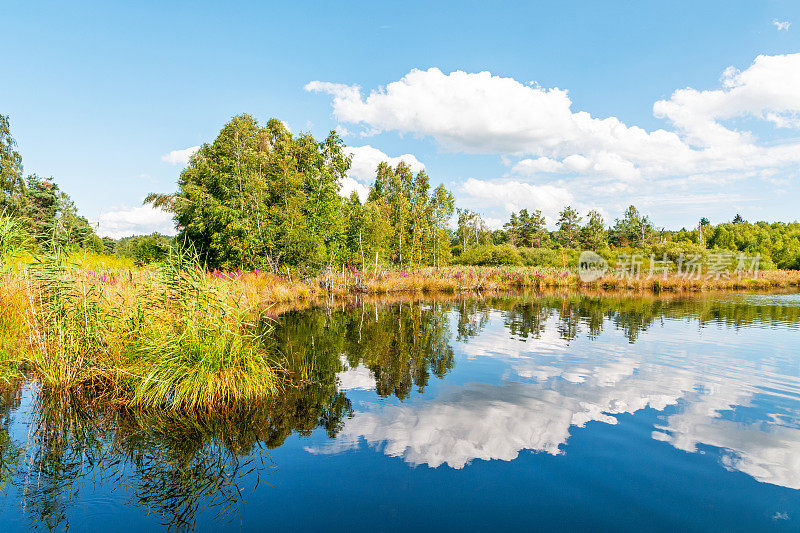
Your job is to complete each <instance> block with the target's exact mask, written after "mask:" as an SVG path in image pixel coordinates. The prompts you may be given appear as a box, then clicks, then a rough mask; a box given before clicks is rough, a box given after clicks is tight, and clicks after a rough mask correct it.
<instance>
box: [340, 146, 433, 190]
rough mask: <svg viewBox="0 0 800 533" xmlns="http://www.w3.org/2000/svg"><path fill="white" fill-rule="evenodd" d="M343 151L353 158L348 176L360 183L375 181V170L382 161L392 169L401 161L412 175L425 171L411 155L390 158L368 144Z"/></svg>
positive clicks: (346, 148)
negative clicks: (409, 169)
mask: <svg viewBox="0 0 800 533" xmlns="http://www.w3.org/2000/svg"><path fill="white" fill-rule="evenodd" d="M344 151H345V153H346V154H348V155H351V156H353V160H352V162H351V164H350V171H349V172H348V175H349V176H350V177H351V178H353V179H355V180H358V181H360V182H362V183H367V184H371V183H372V181H373V180H374V179H375V170H376V169H377V168H378V164H379V163H382V162H384V161H385V162H387V163H389V164H390V165H391V166H393V167H395V166H397V164H398V163H400V161H403V162H405V164H407V165H408V166H409V167H410V168H411V171H412V172H414V173H416V172H419V171H420V170H425V165H423V164H422V162H420V160H419V159H417V158H416V157H415V156H414V155H413V154H403V155H398V156H395V157H392V156H389V155H387V154H385V153H384V152H382V151H381V150H378V149H377V148H373V147H372V146H370V145H368V144H367V145H364V146H347V147H345V149H344Z"/></svg>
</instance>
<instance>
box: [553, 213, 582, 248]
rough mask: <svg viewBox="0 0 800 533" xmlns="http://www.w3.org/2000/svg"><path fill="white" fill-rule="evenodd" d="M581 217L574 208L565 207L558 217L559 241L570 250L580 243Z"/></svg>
mask: <svg viewBox="0 0 800 533" xmlns="http://www.w3.org/2000/svg"><path fill="white" fill-rule="evenodd" d="M580 222H581V217H580V216H578V212H577V211H575V210H574V209H572V207H570V206H567V207H565V208H564V209H563V210H562V211H561V213H559V215H558V222H557V224H558V240H559V241H560V242H561V243H562V244H563V245H564V246H566V247H568V248H574V247H576V246H577V245H578V243H579V237H580V229H581V226H580Z"/></svg>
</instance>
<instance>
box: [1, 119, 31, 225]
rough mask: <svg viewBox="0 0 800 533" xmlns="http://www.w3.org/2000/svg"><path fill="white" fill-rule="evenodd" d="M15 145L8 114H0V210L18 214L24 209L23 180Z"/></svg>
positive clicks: (19, 158)
mask: <svg viewBox="0 0 800 533" xmlns="http://www.w3.org/2000/svg"><path fill="white" fill-rule="evenodd" d="M16 145H17V143H16V141H15V140H14V137H12V136H11V125H10V123H9V121H8V116H6V115H0V212H3V211H5V212H7V213H8V214H10V215H16V216H19V215H21V214H22V213H23V211H24V205H23V204H24V196H25V182H24V181H23V179H22V156H20V154H19V152H17V151H16V150H15V147H16Z"/></svg>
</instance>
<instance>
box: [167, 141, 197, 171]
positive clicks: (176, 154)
mask: <svg viewBox="0 0 800 533" xmlns="http://www.w3.org/2000/svg"><path fill="white" fill-rule="evenodd" d="M199 149H200V147H199V146H190V147H189V148H184V149H183V150H173V151H171V152H170V153H168V154H164V155H162V156H161V160H162V161H164V162H165V163H169V164H170V165H181V166H186V165H188V164H189V160H190V159H191V158H192V156H193V155H194V154H196V153H197V151H198V150H199Z"/></svg>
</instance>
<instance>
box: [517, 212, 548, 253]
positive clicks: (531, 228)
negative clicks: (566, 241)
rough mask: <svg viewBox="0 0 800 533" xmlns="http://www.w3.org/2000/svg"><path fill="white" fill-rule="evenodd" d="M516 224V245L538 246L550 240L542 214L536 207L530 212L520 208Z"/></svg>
mask: <svg viewBox="0 0 800 533" xmlns="http://www.w3.org/2000/svg"><path fill="white" fill-rule="evenodd" d="M518 225H519V230H518V233H517V238H518V246H528V247H535V248H540V247H543V246H545V245H546V244H547V243H548V241H549V240H550V239H549V235H548V233H547V228H546V227H545V222H544V216H543V215H542V212H541V211H539V210H538V209H537V210H536V211H534V212H533V213H531V214H528V210H527V209H522V210H521V211H520V212H519V219H518Z"/></svg>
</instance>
